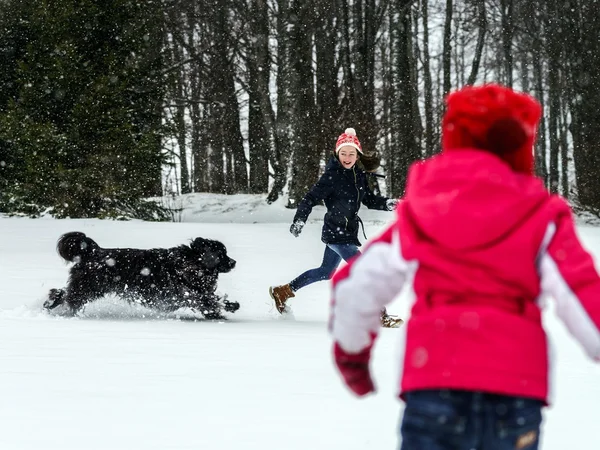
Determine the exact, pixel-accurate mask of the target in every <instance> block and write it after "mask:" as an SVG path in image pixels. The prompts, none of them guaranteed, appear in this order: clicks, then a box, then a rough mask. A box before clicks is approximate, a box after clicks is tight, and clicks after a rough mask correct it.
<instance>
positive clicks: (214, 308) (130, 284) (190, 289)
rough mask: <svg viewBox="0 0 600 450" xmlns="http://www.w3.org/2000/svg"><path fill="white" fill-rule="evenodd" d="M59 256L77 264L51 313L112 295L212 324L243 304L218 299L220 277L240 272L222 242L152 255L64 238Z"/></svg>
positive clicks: (52, 298)
mask: <svg viewBox="0 0 600 450" xmlns="http://www.w3.org/2000/svg"><path fill="white" fill-rule="evenodd" d="M56 250H57V251H58V254H59V255H60V256H61V257H62V258H63V259H64V260H66V261H68V262H72V263H74V264H73V266H72V267H71V269H70V271H69V281H68V283H67V286H66V287H65V288H64V289H51V290H50V293H49V295H48V299H47V300H46V302H45V303H44V307H45V308H46V309H49V310H50V309H54V308H56V307H57V306H59V305H62V304H66V305H67V306H68V307H69V310H70V312H71V313H73V314H74V313H76V312H77V311H79V310H80V309H81V307H82V306H83V305H85V304H86V303H88V302H91V301H93V300H96V299H98V298H100V297H102V296H104V295H106V294H116V295H118V296H120V297H123V298H125V299H127V300H129V301H135V302H138V303H140V304H142V305H144V306H147V307H150V308H154V309H157V310H160V311H164V312H172V311H175V310H177V309H179V308H183V307H188V308H191V309H192V310H194V311H197V312H200V313H201V314H202V315H203V316H204V317H205V318H206V319H209V320H214V319H223V318H224V316H223V314H222V312H223V310H225V311H228V312H235V311H237V310H238V309H239V306H240V305H239V303H237V302H229V301H227V300H225V299H222V298H220V297H219V296H218V295H217V294H216V289H217V279H218V276H219V273H226V272H229V271H230V270H232V269H233V268H234V267H235V261H234V260H233V259H231V258H230V257H229V256H227V249H226V248H225V245H223V244H222V243H221V242H219V241H214V240H209V239H203V238H196V239H194V240H193V241H192V242H191V243H190V244H189V245H180V246H178V247H173V248H168V249H167V248H153V249H148V250H143V249H133V248H102V247H100V246H99V245H98V244H97V243H96V242H95V241H94V240H92V239H90V238H89V237H87V236H86V235H85V234H84V233H80V232H71V233H66V234H63V235H62V236H61V237H60V238H59V239H58V243H57V245H56Z"/></svg>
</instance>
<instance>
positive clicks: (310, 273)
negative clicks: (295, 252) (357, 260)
mask: <svg viewBox="0 0 600 450" xmlns="http://www.w3.org/2000/svg"><path fill="white" fill-rule="evenodd" d="M359 253H360V250H359V249H358V247H357V246H356V245H354V244H326V246H325V253H323V262H322V263H321V266H320V267H317V268H316V269H310V270H307V271H306V272H304V273H303V274H301V275H299V276H298V277H296V278H294V280H292V281H291V282H290V287H291V288H292V290H293V291H294V292H295V291H297V290H298V289H301V288H303V287H304V286H308V285H309V284H312V283H316V282H317V281H323V280H328V279H329V278H331V277H332V276H333V273H334V272H335V269H336V268H337V266H338V265H339V264H340V262H341V261H342V258H343V259H344V261H348V260H349V259H351V258H352V257H354V256H356V255H357V254H359Z"/></svg>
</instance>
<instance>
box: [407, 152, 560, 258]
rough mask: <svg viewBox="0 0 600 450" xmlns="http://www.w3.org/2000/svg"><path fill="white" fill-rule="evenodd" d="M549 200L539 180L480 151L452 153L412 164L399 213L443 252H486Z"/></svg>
mask: <svg viewBox="0 0 600 450" xmlns="http://www.w3.org/2000/svg"><path fill="white" fill-rule="evenodd" d="M548 198H549V193H548V192H547V191H546V189H545V188H544V186H543V184H542V182H541V180H539V179H537V178H535V177H533V176H530V175H523V174H519V173H516V172H514V171H513V170H511V168H510V166H509V165H508V164H507V163H505V162H504V161H502V160H501V159H500V158H499V157H497V156H495V155H493V154H490V153H487V152H484V151H481V150H474V149H473V150H471V149H466V150H453V151H452V152H447V153H442V154H440V155H438V156H436V157H434V158H431V159H429V160H426V161H424V162H419V163H416V164H414V165H413V166H412V167H411V169H410V172H409V175H408V181H407V187H406V196H405V198H404V201H405V206H404V208H401V209H398V212H399V213H400V211H403V213H407V214H408V215H409V217H407V219H409V220H410V222H411V223H412V224H413V225H414V226H415V227H416V228H418V229H419V230H420V232H421V233H422V234H424V235H425V236H426V237H427V239H428V240H432V241H434V242H436V243H437V244H438V245H441V246H443V247H445V248H448V249H453V250H456V249H476V248H482V247H487V246H489V245H490V244H493V243H494V242H496V241H498V240H501V239H502V238H503V236H506V235H509V234H511V233H512V232H513V231H514V230H515V229H516V228H517V227H518V226H519V225H520V224H521V223H522V222H523V221H524V220H526V219H527V218H528V217H529V216H531V215H533V214H534V213H535V212H536V211H537V210H538V208H539V207H540V206H542V204H543V203H544V202H545V201H546V200H547V199H548Z"/></svg>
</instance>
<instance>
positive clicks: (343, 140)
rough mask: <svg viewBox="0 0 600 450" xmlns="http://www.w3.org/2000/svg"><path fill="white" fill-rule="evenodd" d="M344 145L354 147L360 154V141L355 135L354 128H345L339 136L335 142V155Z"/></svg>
mask: <svg viewBox="0 0 600 450" xmlns="http://www.w3.org/2000/svg"><path fill="white" fill-rule="evenodd" d="M344 145H349V146H350V147H354V148H355V149H356V151H357V152H358V153H360V154H361V155H362V152H363V151H362V147H361V145H360V141H359V140H358V137H357V136H356V130H354V128H346V131H344V132H343V133H342V134H340V136H339V137H338V140H337V142H336V144H335V154H336V155H337V154H338V152H339V151H340V148H342V147H343V146H344Z"/></svg>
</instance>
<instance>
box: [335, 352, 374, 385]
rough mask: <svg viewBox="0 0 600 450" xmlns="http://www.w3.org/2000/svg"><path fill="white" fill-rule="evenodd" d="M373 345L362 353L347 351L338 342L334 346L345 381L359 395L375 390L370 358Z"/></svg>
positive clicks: (336, 362)
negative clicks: (370, 370) (370, 369)
mask: <svg viewBox="0 0 600 450" xmlns="http://www.w3.org/2000/svg"><path fill="white" fill-rule="evenodd" d="M371 347H372V345H369V346H368V347H367V348H365V349H364V350H362V351H361V352H360V353H355V354H351V353H347V352H345V351H344V350H343V349H342V348H341V347H340V345H339V344H338V343H337V342H336V343H335V344H334V346H333V357H334V359H335V365H336V366H337V368H338V370H339V371H340V374H341V375H342V378H343V379H344V383H345V384H346V386H348V387H349V388H350V390H351V391H352V392H354V393H355V394H356V395H358V396H359V397H362V396H363V395H367V394H369V393H370V392H375V385H374V384H373V380H372V379H371V373H370V372H369V360H370V358H371Z"/></svg>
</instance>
